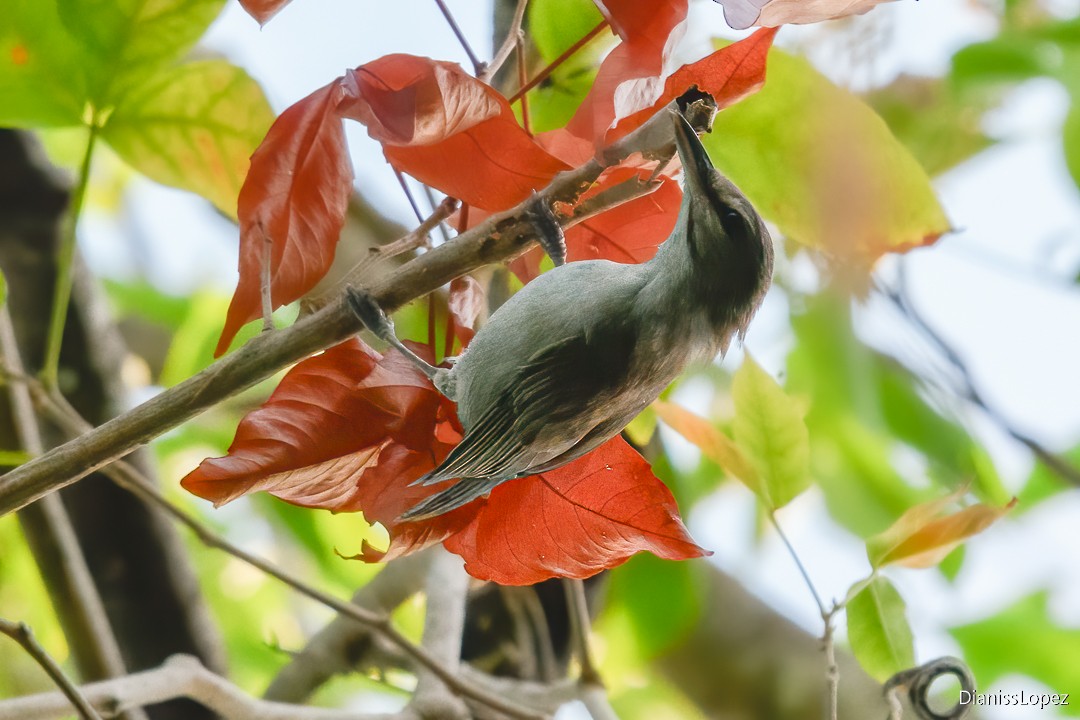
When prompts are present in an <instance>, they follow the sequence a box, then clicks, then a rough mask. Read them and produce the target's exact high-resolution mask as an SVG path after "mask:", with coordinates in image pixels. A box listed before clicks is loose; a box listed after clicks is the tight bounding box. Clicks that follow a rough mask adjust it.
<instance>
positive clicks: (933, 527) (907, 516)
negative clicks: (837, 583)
mask: <svg viewBox="0 0 1080 720" xmlns="http://www.w3.org/2000/svg"><path fill="white" fill-rule="evenodd" d="M962 493H963V491H959V492H957V493H953V494H951V495H948V496H946V497H944V498H939V499H937V500H931V501H929V502H925V503H922V504H920V505H916V506H915V507H913V508H911V509H910V510H908V511H907V512H906V513H904V514H903V515H901V516H900V518H899V519H898V520H897V521H896V522H895V523H893V525H892V527H890V528H889V529H887V530H885V532H883V533H881V534H879V535H875V536H874V537H872V538H870V539H869V540H867V541H866V552H867V555H868V556H869V558H870V564H871V565H873V566H874V567H875V568H880V567H883V566H885V565H893V564H895V565H903V566H905V567H912V568H926V567H932V566H933V565H936V564H938V563H939V562H941V561H942V560H943V559H944V558H945V556H946V555H948V554H949V553H950V552H952V551H953V550H954V549H955V548H956V547H957V546H958V545H959V544H960V543H962V542H963V541H964V540H967V539H968V538H969V537H972V536H973V535H977V534H979V533H981V532H982V531H983V530H985V529H986V528H988V527H990V526H991V525H993V524H994V523H995V522H996V521H997V520H998V519H999V518H1001V517H1002V516H1004V515H1005V513H1007V512H1008V511H1009V510H1011V509H1012V507H1013V506H1014V505H1016V498H1013V499H1012V500H1011V501H1010V502H1009V503H1008V504H1006V505H1004V506H1002V507H993V506H990V505H984V504H982V503H979V504H978V505H969V506H968V507H966V508H964V509H962V510H960V511H958V512H955V513H952V514H945V508H946V507H948V506H949V505H950V504H952V503H954V502H955V501H956V500H957V499H958V497H959V495H961V494H962Z"/></svg>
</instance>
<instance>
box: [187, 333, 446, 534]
mask: <svg viewBox="0 0 1080 720" xmlns="http://www.w3.org/2000/svg"><path fill="white" fill-rule="evenodd" d="M416 351H417V352H421V353H424V352H425V348H423V347H419V346H418V347H416ZM429 358H430V356H429ZM440 426H445V427H440ZM456 427H457V419H456V417H455V416H454V413H453V404H452V403H451V402H450V401H449V400H447V399H446V398H444V397H442V395H440V394H439V393H438V391H436V390H435V388H434V387H433V386H432V385H431V383H430V382H428V380H427V378H425V377H424V376H423V375H421V374H420V373H419V371H417V370H416V369H415V368H414V367H413V366H412V365H411V364H409V363H408V361H407V360H405V358H403V357H402V356H401V355H400V354H399V353H397V352H390V353H388V354H387V355H386V356H384V357H382V358H380V357H379V356H378V355H377V354H376V353H374V351H372V350H371V349H370V348H368V347H366V346H365V345H364V344H363V343H362V342H360V341H359V340H356V339H353V340H349V341H346V342H344V343H342V344H340V345H337V346H335V347H333V348H331V349H329V350H327V351H326V352H324V353H322V354H321V355H316V356H315V357H311V358H308V359H307V360H304V361H303V362H301V363H299V364H298V365H296V366H295V367H294V368H293V369H292V370H290V371H289V372H288V373H287V374H286V375H285V377H284V378H282V380H281V383H280V384H279V385H278V387H277V389H276V390H275V391H274V393H273V394H272V395H271V396H270V398H269V399H268V400H267V401H266V403H265V404H264V405H263V406H262V407H260V408H258V409H257V410H255V411H253V412H251V413H248V415H247V416H246V417H244V419H243V420H242V421H241V422H240V425H239V427H238V428H237V430H236V437H235V439H234V440H233V443H232V445H231V446H230V447H229V454H228V455H227V456H225V457H222V458H210V459H207V460H204V461H203V462H202V463H201V464H200V465H199V467H198V468H197V469H195V470H194V471H192V472H191V473H189V474H188V475H187V477H185V478H184V479H183V480H182V481H181V484H182V485H183V486H184V488H185V489H187V490H188V491H189V492H192V493H194V494H195V495H198V496H200V497H203V498H206V499H208V500H212V501H213V502H214V503H215V504H216V505H221V504H223V503H226V502H229V501H230V500H234V499H236V498H238V497H240V496H241V495H244V494H246V493H249V492H254V491H257V490H267V491H269V492H271V493H272V494H274V495H276V496H278V497H280V498H282V499H283V500H288V501H289V502H293V503H295V504H298V505H305V506H308V507H322V508H328V509H331V510H336V511H355V510H358V509H360V508H361V507H364V509H365V511H367V513H368V518H369V519H372V520H382V519H383V518H382V517H375V516H372V515H370V511H372V510H375V511H376V514H377V515H381V513H379V512H378V511H379V510H381V509H382V506H383V505H384V504H385V503H384V502H381V501H379V500H378V498H377V497H375V498H373V497H372V495H371V493H372V492H373V488H374V490H375V491H378V490H381V488H377V487H376V486H377V485H379V483H376V482H374V481H373V480H372V478H376V477H379V476H385V475H386V466H385V463H386V462H387V459H388V458H389V457H390V455H388V453H389V452H390V451H391V450H393V449H394V448H401V449H402V450H403V451H405V452H408V453H414V454H415V455H416V456H417V457H418V458H422V459H423V462H420V460H419V459H417V460H416V464H415V467H414V468H413V469H414V470H415V471H416V474H415V475H413V476H412V477H411V478H409V477H397V476H395V477H393V478H389V477H387V478H384V481H383V482H382V483H381V484H382V485H386V484H389V483H390V481H391V480H393V481H394V482H395V483H397V482H401V484H402V485H407V484H408V482H409V481H410V480H411V479H415V478H416V477H419V476H420V475H421V474H423V473H424V472H426V471H427V470H430V469H431V468H433V467H434V466H435V464H436V463H438V462H440V461H441V460H442V459H443V457H445V456H446V454H447V453H449V451H450V449H451V448H452V447H453V446H454V445H455V444H457V442H458V440H459V439H460V434H459V433H458V432H457V431H456V429H455V428H456ZM425 463H426V465H425ZM361 479H364V482H363V483H361V482H360V480H361ZM415 490H417V492H416V493H413V497H414V498H415V499H412V498H409V497H405V498H403V499H402V500H401V503H400V506H397V507H393V508H388V509H387V514H388V517H387V518H386V519H389V520H392V519H394V518H396V517H397V515H398V514H400V513H401V512H403V511H404V510H406V509H407V508H409V507H411V506H412V504H415V502H418V501H419V500H421V499H423V498H424V497H426V496H427V495H430V494H431V490H430V488H416V489H415ZM403 494H404V495H408V493H403Z"/></svg>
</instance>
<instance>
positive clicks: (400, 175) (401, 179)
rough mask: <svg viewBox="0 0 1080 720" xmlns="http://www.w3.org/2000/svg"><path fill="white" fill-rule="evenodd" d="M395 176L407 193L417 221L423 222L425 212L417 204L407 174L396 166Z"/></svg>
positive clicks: (402, 189) (403, 190)
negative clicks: (407, 180) (406, 177)
mask: <svg viewBox="0 0 1080 720" xmlns="http://www.w3.org/2000/svg"><path fill="white" fill-rule="evenodd" d="M394 177H396V178H397V181H398V185H400V186H401V191H402V192H403V193H405V197H406V198H407V199H408V201H409V207H411V208H412V211H413V215H415V216H416V220H417V222H419V223H421V224H423V222H424V213H422V212H420V206H419V205H417V204H416V198H414V197H413V194H412V190H410V189H409V184H408V183H407V182H405V175H404V173H402V172H401V171H400V170H398V169H397V168H394ZM425 234H426V233H425Z"/></svg>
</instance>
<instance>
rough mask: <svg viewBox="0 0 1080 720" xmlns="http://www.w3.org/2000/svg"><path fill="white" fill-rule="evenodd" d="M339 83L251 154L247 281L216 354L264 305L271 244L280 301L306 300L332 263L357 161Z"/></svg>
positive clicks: (285, 116) (243, 232) (245, 223)
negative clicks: (350, 149)
mask: <svg viewBox="0 0 1080 720" xmlns="http://www.w3.org/2000/svg"><path fill="white" fill-rule="evenodd" d="M340 96H341V90H340V88H339V85H338V82H337V81H335V82H332V83H330V84H329V85H326V86H324V87H322V88H320V89H318V90H316V91H315V92H313V93H312V94H311V95H308V96H307V97H306V98H304V99H303V100H301V101H299V102H297V103H296V104H294V105H292V106H291V107H289V108H288V109H286V110H285V112H283V113H281V115H280V116H279V117H278V119H277V120H275V121H274V124H273V125H272V126H271V127H270V131H269V132H268V133H267V134H266V138H265V139H264V140H263V141H262V144H261V145H259V148H258V149H257V150H256V151H255V154H254V155H252V156H251V168H250V169H249V170H248V174H247V177H246V178H245V179H244V185H243V187H241V189H240V197H239V200H238V205H237V214H238V216H239V220H240V282H239V284H238V285H237V286H236V292H235V294H234V295H233V299H232V302H231V303H230V304H229V312H228V314H227V316H226V318H225V328H224V330H222V331H221V338H220V339H219V340H218V344H217V349H216V350H215V351H214V355H215V356H220V355H221V354H222V353H224V352H225V351H226V350H227V349H228V348H229V344H230V343H231V342H232V340H233V338H234V337H236V333H237V332H238V331H239V330H240V328H241V327H242V326H243V325H244V324H245V323H247V322H249V321H251V320H254V319H255V318H257V317H259V316H260V314H261V311H262V295H261V278H262V273H263V262H264V257H265V254H266V252H267V250H268V249H269V251H270V261H269V262H270V278H271V280H270V288H271V294H270V296H271V299H272V305H273V307H274V308H278V307H280V306H282V305H285V304H286V303H290V302H292V301H293V300H296V299H298V298H299V297H301V296H302V295H303V294H304V293H306V292H307V291H308V290H310V289H311V288H313V287H314V286H315V284H316V283H318V282H319V280H320V279H322V277H323V275H325V274H326V271H327V270H328V269H329V268H330V263H331V262H332V261H333V259H334V250H335V248H336V246H337V240H338V235H339V234H340V233H341V228H342V226H343V225H344V224H345V210H346V207H347V206H348V202H349V193H350V192H351V191H352V177H353V175H352V165H351V164H350V163H349V158H348V154H347V152H346V148H345V133H344V130H343V129H342V127H341V119H340V118H339V117H338V115H337V110H336V108H337V103H338V101H339V99H340Z"/></svg>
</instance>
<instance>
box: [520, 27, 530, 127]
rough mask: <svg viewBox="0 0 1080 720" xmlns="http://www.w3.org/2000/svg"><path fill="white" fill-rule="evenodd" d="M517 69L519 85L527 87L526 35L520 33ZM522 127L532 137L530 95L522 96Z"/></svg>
mask: <svg viewBox="0 0 1080 720" xmlns="http://www.w3.org/2000/svg"><path fill="white" fill-rule="evenodd" d="M517 70H518V86H519V87H525V83H527V82H528V81H529V79H528V75H527V71H528V69H527V68H526V67H525V36H524V35H522V34H521V33H518V39H517ZM521 129H522V130H524V131H525V134H526V135H528V136H529V137H532V129H531V128H530V127H529V96H528V95H527V94H526V95H522V96H521Z"/></svg>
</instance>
